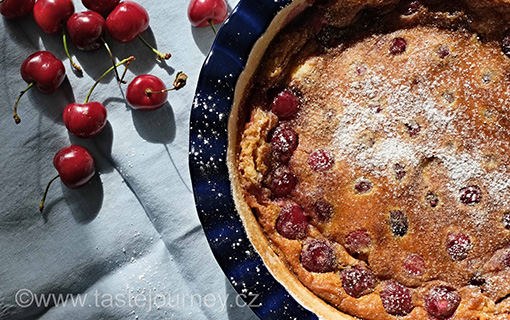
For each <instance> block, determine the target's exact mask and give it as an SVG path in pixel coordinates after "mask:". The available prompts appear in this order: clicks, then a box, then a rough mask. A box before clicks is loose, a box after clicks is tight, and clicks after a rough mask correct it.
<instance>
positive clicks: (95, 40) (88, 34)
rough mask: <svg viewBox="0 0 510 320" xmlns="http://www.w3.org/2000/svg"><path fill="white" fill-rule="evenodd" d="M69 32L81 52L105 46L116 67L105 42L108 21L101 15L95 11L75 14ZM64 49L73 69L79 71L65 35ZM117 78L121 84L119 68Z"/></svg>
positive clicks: (67, 25) (69, 25)
mask: <svg viewBox="0 0 510 320" xmlns="http://www.w3.org/2000/svg"><path fill="white" fill-rule="evenodd" d="M66 27H67V32H68V34H69V38H70V39H71V42H72V43H73V44H74V45H75V46H76V47H77V48H78V49H80V50H84V51H94V50H97V49H99V48H100V47H101V46H102V45H104V47H105V49H106V51H107V52H108V54H109V56H110V59H111V61H112V64H113V65H115V58H114V57H113V54H112V51H111V50H110V47H109V46H108V43H106V41H105V40H104V38H103V37H104V34H105V31H106V20H105V19H104V18H103V16H101V15H100V14H99V13H97V12H94V11H85V12H78V13H73V15H71V17H70V18H69V19H68V20H67V23H66ZM63 36H64V48H65V51H66V54H67V56H68V57H69V61H70V62H71V64H72V65H73V67H74V68H75V69H77V70H81V68H80V67H79V66H78V65H76V64H75V63H74V61H73V60H72V58H71V55H70V54H69V50H68V49H67V40H66V35H65V33H64V35H63ZM115 76H116V77H117V81H119V82H121V80H120V77H119V73H118V72H117V68H115Z"/></svg>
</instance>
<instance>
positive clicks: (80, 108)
mask: <svg viewBox="0 0 510 320" xmlns="http://www.w3.org/2000/svg"><path fill="white" fill-rule="evenodd" d="M132 60H134V57H129V58H127V59H124V60H122V61H121V62H119V63H118V64H117V65H116V66H114V67H111V68H110V69H108V70H107V71H106V72H105V73H103V75H102V76H101V77H100V78H99V79H98V80H97V81H96V82H95V83H94V85H93V86H92V88H91V89H90V91H89V93H88V94H87V98H86V99H85V102H84V103H83V104H79V103H71V104H69V105H68V106H67V107H66V108H65V109H64V113H63V119H64V124H65V126H66V128H67V130H68V131H69V132H70V133H72V134H73V135H75V136H77V137H80V138H92V137H95V136H97V135H98V134H99V133H100V132H101V131H102V130H103V128H104V126H105V125H106V118H107V112H106V108H105V106H104V105H103V104H102V103H100V102H89V99H90V96H91V94H92V92H93V91H94V89H95V88H96V86H97V84H98V83H99V82H100V81H101V80H102V79H103V78H104V77H105V76H106V75H107V74H108V73H109V72H111V71H112V70H113V69H114V68H115V67H118V66H121V65H123V64H126V69H127V68H128V66H129V63H130V62H131V61H132Z"/></svg>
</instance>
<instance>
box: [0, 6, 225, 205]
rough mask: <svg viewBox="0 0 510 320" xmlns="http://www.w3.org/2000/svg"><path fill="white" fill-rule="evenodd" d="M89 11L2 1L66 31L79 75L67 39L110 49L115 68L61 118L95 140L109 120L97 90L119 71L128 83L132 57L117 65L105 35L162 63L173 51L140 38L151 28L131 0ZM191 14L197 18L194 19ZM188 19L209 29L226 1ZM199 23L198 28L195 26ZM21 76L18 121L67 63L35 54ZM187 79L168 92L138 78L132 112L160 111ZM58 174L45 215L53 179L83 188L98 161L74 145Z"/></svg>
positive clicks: (60, 156) (16, 12) (44, 25)
mask: <svg viewBox="0 0 510 320" xmlns="http://www.w3.org/2000/svg"><path fill="white" fill-rule="evenodd" d="M82 3H83V5H84V6H85V7H86V8H88V9H89V10H90V11H85V12H79V13H75V12H74V11H75V10H74V4H73V1H72V0H37V2H36V0H0V14H2V15H3V16H4V17H5V18H7V19H20V18H23V17H25V16H27V15H29V14H30V12H32V11H33V16H34V20H35V22H36V24H37V25H38V26H39V28H40V29H41V30H42V31H43V32H45V33H49V34H58V33H62V36H63V44H64V49H65V51H66V54H67V56H68V58H69V61H70V63H71V65H72V66H73V68H75V69H76V70H78V71H81V68H80V67H79V66H78V65H77V64H76V63H74V61H73V60H72V58H71V56H70V55H69V51H68V48H67V36H69V39H70V40H71V42H72V43H73V44H74V45H75V46H76V47H77V48H78V49H80V50H84V51H92V50H98V49H99V48H101V47H102V46H104V47H105V48H106V50H107V51H108V53H109V55H110V58H111V60H112V67H110V68H109V69H108V70H106V71H105V72H104V73H103V75H102V76H101V77H100V78H99V79H98V80H97V81H96V82H95V83H94V85H93V86H92V87H91V89H90V91H89V92H88V94H87V97H86V99H85V101H84V103H83V104H80V103H71V104H69V105H68V106H67V107H66V108H65V109H64V112H63V120H64V124H65V126H66V128H67V130H68V131H69V132H70V133H71V134H73V135H75V136H77V137H80V138H92V137H95V136H97V135H98V134H99V133H100V132H101V131H102V130H103V128H104V126H105V125H106V122H107V111H106V108H105V106H104V105H103V104H102V103H100V102H97V101H89V99H90V97H91V94H92V92H93V90H94V88H95V87H96V86H97V85H98V83H99V82H100V81H101V80H102V79H103V78H104V77H105V76H106V75H107V74H108V73H110V72H112V71H115V75H116V78H117V81H118V83H119V85H120V84H123V83H126V82H125V81H124V76H125V74H126V71H127V69H128V67H129V64H130V62H131V61H133V60H134V59H135V58H134V57H132V56H131V57H128V58H126V59H124V60H122V61H120V62H118V63H116V62H115V58H114V57H113V54H112V53H111V50H110V48H109V46H108V44H107V42H106V41H105V39H104V36H105V33H106V32H108V35H109V37H110V38H111V39H112V40H114V41H117V42H121V43H128V42H132V41H134V40H135V39H137V38H138V39H140V40H141V41H142V43H144V44H145V45H146V46H147V47H149V48H150V49H151V50H152V51H153V52H154V53H155V54H156V56H157V58H158V59H160V60H168V59H170V57H171V54H170V53H167V54H163V53H161V52H159V51H158V50H156V49H155V48H154V47H152V46H151V45H150V44H149V43H148V42H147V41H146V40H145V39H144V38H143V37H142V36H141V34H142V33H143V32H144V31H145V30H146V29H147V28H148V27H149V15H148V13H147V11H146V10H145V8H144V7H142V6H141V5H140V4H138V3H136V2H133V1H122V2H121V1H120V0H82ZM191 13H193V15H191ZM188 14H189V19H190V21H191V22H192V25H194V26H196V27H203V26H209V25H210V26H211V27H213V30H214V26H213V24H214V23H221V22H223V21H224V20H225V18H226V15H227V6H226V3H225V0H211V1H209V2H207V1H204V0H192V1H191V3H190V6H189V10H188ZM197 21H200V25H199V24H197ZM204 21H206V22H205V24H204V23H202V22H204ZM122 65H124V68H125V69H124V73H123V74H122V76H120V75H119V73H118V71H117V67H120V66H122ZM20 73H21V77H22V78H23V80H24V81H25V82H27V83H28V87H27V88H26V89H25V90H23V91H21V92H20V95H19V96H18V98H17V100H16V102H15V104H14V116H13V117H14V120H15V122H16V124H19V123H20V122H21V119H20V117H19V116H18V112H17V109H18V103H19V101H20V99H21V97H22V96H23V95H24V94H25V93H26V92H27V91H28V90H29V89H31V88H32V87H34V86H35V87H36V88H37V89H38V90H39V91H40V92H42V93H46V94H50V93H53V92H55V91H56V90H57V89H58V88H59V87H60V85H61V84H62V82H63V81H64V79H65V76H66V70H65V67H64V64H63V63H62V61H61V60H59V59H58V58H57V57H55V55H53V54H52V53H51V52H48V51H37V52H35V53H33V54H31V55H30V56H29V57H28V58H26V59H25V61H24V62H23V64H22V65H21V70H20ZM186 81H187V75H186V74H184V73H183V72H178V73H177V75H176V77H175V80H174V82H173V86H172V87H171V88H167V87H166V85H165V83H164V82H163V81H162V80H161V79H159V78H158V77H156V76H154V75H150V74H144V75H139V76H137V77H135V78H134V79H133V80H132V81H131V82H130V83H129V85H128V87H127V90H126V100H127V102H128V103H129V104H130V105H131V107H132V108H133V109H137V110H156V109H158V108H160V107H162V106H163V105H164V104H165V102H166V101H167V97H168V92H169V91H172V90H179V89H181V88H183V87H184V86H185V85H186ZM53 164H54V166H55V168H56V169H57V171H58V175H57V176H56V177H54V178H53V179H51V181H50V182H49V183H48V185H47V187H46V190H45V192H44V196H43V199H42V201H41V203H40V205H39V210H40V211H41V212H42V211H43V208H44V201H45V199H46V195H47V193H48V189H49V187H50V185H51V183H52V182H53V181H55V180H56V179H57V178H60V179H61V181H62V182H63V183H64V184H65V185H66V186H67V187H69V188H72V189H74V188H80V187H82V186H83V185H85V184H86V183H88V182H89V181H90V179H91V178H92V176H93V175H94V174H95V163H94V159H93V157H92V156H91V154H90V152H89V151H88V150H87V149H85V148H84V147H81V146H76V145H72V146H69V147H66V148H63V149H61V150H60V151H58V152H57V154H56V155H55V157H54V159H53Z"/></svg>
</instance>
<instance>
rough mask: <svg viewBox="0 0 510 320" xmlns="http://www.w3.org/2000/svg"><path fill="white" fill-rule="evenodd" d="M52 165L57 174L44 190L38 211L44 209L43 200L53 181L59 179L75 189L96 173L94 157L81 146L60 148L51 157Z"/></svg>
mask: <svg viewBox="0 0 510 320" xmlns="http://www.w3.org/2000/svg"><path fill="white" fill-rule="evenodd" d="M53 165H54V166H55V169H57V171H58V175H57V176H56V177H54V178H53V179H51V180H50V182H49V183H48V185H47V186H46V190H45V191H44V196H43V198H42V200H41V203H40V204H39V211H41V212H42V211H43V209H44V201H45V200H46V195H47V194H48V190H49V188H50V185H51V183H52V182H53V181H55V180H56V179H57V178H59V177H60V180H62V182H63V183H64V184H65V185H66V186H67V187H68V188H71V189H76V188H80V187H82V186H84V185H85V184H87V183H88V182H89V181H90V179H91V178H92V176H94V174H95V173H96V166H95V163H94V159H93V158H92V156H91V155H90V153H89V151H88V150H87V149H85V148H84V147H81V146H75V145H72V146H69V147H66V148H63V149H61V150H60V151H59V152H57V154H55V157H54V158H53Z"/></svg>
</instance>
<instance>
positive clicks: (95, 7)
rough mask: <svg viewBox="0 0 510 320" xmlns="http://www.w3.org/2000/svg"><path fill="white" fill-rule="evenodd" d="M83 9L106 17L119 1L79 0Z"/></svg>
mask: <svg viewBox="0 0 510 320" xmlns="http://www.w3.org/2000/svg"><path fill="white" fill-rule="evenodd" d="M81 2H82V3H83V5H84V6H85V8H87V9H89V10H92V11H95V12H98V13H100V14H102V15H104V16H106V15H108V14H109V13H110V12H112V10H113V9H114V8H115V7H116V6H117V5H118V4H119V2H120V0H81Z"/></svg>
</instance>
